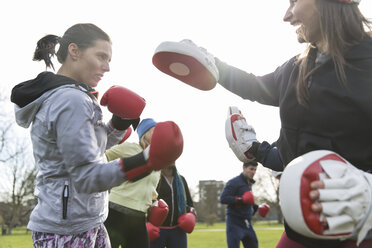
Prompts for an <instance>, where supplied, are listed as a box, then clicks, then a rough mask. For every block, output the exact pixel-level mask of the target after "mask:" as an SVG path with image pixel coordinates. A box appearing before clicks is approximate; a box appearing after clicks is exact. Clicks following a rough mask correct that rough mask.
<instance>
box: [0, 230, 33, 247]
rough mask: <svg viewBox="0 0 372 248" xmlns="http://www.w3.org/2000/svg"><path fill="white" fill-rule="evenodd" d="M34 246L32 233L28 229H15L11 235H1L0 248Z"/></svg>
mask: <svg viewBox="0 0 372 248" xmlns="http://www.w3.org/2000/svg"><path fill="white" fill-rule="evenodd" d="M30 247H33V246H32V238H31V232H30V231H28V232H27V229H26V227H17V228H15V229H13V231H12V234H11V235H0V248H30Z"/></svg>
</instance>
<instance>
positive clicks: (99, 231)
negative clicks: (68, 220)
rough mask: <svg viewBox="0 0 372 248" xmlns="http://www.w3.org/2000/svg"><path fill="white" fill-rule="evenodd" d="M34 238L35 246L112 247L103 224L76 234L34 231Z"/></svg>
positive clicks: (52, 247)
mask: <svg viewBox="0 0 372 248" xmlns="http://www.w3.org/2000/svg"><path fill="white" fill-rule="evenodd" d="M32 240H33V243H34V247H35V248H62V247H63V248H111V244H110V239H109V237H108V234H107V231H106V228H105V226H104V225H103V224H101V225H99V226H98V227H95V228H93V229H91V230H89V231H87V232H83V233H79V234H74V235H59V234H54V233H45V232H32Z"/></svg>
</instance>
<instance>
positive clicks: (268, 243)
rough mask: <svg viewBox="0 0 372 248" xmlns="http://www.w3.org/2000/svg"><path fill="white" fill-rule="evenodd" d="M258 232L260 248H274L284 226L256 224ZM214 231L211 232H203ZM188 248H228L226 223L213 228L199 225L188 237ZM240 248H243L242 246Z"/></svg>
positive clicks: (217, 224) (254, 226)
mask: <svg viewBox="0 0 372 248" xmlns="http://www.w3.org/2000/svg"><path fill="white" fill-rule="evenodd" d="M253 228H254V229H255V231H256V234H257V238H258V243H259V247H260V248H272V247H275V246H276V244H277V243H278V241H279V239H280V237H281V236H282V233H283V231H284V228H283V225H278V224H273V223H270V222H256V223H254V224H253ZM205 229H212V230H213V231H212V230H210V231H209V232H207V231H203V230H205ZM188 247H190V248H206V247H213V248H226V247H227V243H226V233H225V223H216V224H214V225H213V226H207V225H206V224H200V223H198V224H197V225H196V226H195V231H194V232H193V233H191V234H189V235H188ZM240 247H243V245H242V244H241V245H240Z"/></svg>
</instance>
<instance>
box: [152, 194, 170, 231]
mask: <svg viewBox="0 0 372 248" xmlns="http://www.w3.org/2000/svg"><path fill="white" fill-rule="evenodd" d="M168 212H169V208H168V205H167V203H166V202H165V201H164V200H163V199H160V200H156V201H155V202H154V203H153V204H152V206H151V208H150V213H149V221H150V222H151V224H153V225H154V226H161V225H162V224H163V222H164V221H165V219H166V218H167V215H168Z"/></svg>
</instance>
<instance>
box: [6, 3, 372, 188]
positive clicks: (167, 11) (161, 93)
mask: <svg viewBox="0 0 372 248" xmlns="http://www.w3.org/2000/svg"><path fill="white" fill-rule="evenodd" d="M288 4H289V1H288V0H266V1H262V0H260V1H253V0H187V1H186V0H182V1H181V0H164V1H163V0H156V1H155V0H142V1H141V0H136V1H133V0H131V1H127V0H121V1H110V0H107V1H102V0H100V1H96V0H87V1H82V0H64V1H55V0H45V1H41V0H32V1H30V0H23V1H20V0H12V1H9V0H8V1H2V3H1V8H0V23H1V39H0V44H1V49H2V58H1V60H0V63H1V66H0V68H1V72H2V73H1V81H0V86H1V88H2V89H5V90H6V91H5V92H6V93H7V94H8V95H10V90H11V88H12V87H13V86H14V85H16V84H17V83H19V82H21V81H25V80H28V79H31V78H34V77H35V76H36V75H37V74H38V73H39V72H41V71H42V70H44V69H45V66H44V63H43V62H34V61H32V55H33V51H34V49H35V47H36V42H37V41H38V40H39V39H40V38H41V37H42V36H44V35H46V34H55V35H59V36H62V35H63V33H64V31H65V30H66V29H67V28H69V27H70V26H72V25H73V24H76V23H80V22H91V23H94V24H96V25H98V26H99V27H101V28H102V29H103V30H105V31H106V32H107V33H108V34H109V35H110V37H111V39H112V41H113V58H112V62H111V71H110V72H109V73H107V74H106V75H105V77H104V78H103V80H102V81H101V82H100V83H99V86H98V87H97V89H98V90H99V91H100V95H101V96H102V95H103V93H104V92H105V91H106V90H107V89H108V88H109V87H110V86H112V85H121V86H124V87H127V88H129V89H131V90H133V91H135V92H137V93H138V94H139V95H141V96H142V97H144V98H145V99H146V102H147V105H146V108H145V110H144V112H143V115H142V117H143V118H147V117H152V118H154V119H155V120H156V121H166V120H173V121H175V122H176V123H177V124H178V125H179V126H180V128H181V130H182V133H183V136H184V151H183V154H182V156H181V157H180V158H179V160H178V161H177V167H178V169H179V171H180V172H181V174H182V175H184V176H185V177H186V180H187V181H188V183H189V185H190V186H191V187H192V188H194V187H195V186H196V185H197V184H198V181H199V180H210V179H215V180H223V181H225V182H226V181H227V180H229V179H230V178H231V177H233V176H235V175H237V174H239V173H240V172H241V170H242V169H241V168H242V167H241V164H242V163H241V162H240V161H239V160H238V159H237V158H236V157H235V155H234V154H233V152H232V151H231V150H230V148H229V147H228V144H227V141H226V139H225V120H226V117H227V109H228V107H229V106H238V107H239V108H240V109H241V111H242V112H243V114H244V115H245V117H246V119H247V121H248V122H249V123H250V124H251V125H253V126H254V128H255V129H256V132H257V138H258V139H259V140H260V141H262V140H267V141H269V142H273V141H275V140H276V139H277V138H278V135H279V129H280V122H279V115H278V109H277V108H273V107H268V106H264V105H260V104H257V103H252V102H250V101H247V100H242V99H241V98H240V97H238V96H236V95H233V94H232V93H230V92H228V91H227V90H225V89H224V88H222V87H221V86H219V85H217V87H216V88H215V89H213V90H212V91H199V90H197V89H194V88H192V87H190V86H188V85H185V84H184V83H182V82H181V81H178V80H176V79H174V78H171V77H170V76H168V75H166V74H163V73H162V72H160V71H159V70H157V69H156V68H155V67H154V66H153V65H152V62H151V59H152V56H153V53H154V51H155V49H156V47H157V46H158V45H159V44H160V43H161V42H163V41H180V40H182V39H184V38H188V39H191V40H193V41H194V42H195V43H197V44H198V45H200V46H203V47H205V48H206V49H207V50H208V51H209V52H211V53H212V54H214V55H215V56H216V57H218V58H220V59H221V60H222V61H225V62H227V63H229V64H231V65H234V66H236V67H239V68H241V69H244V70H246V71H247V72H250V73H254V74H256V75H264V74H266V73H270V72H272V71H273V70H275V68H276V67H277V66H279V65H281V64H282V63H284V62H285V61H286V60H288V59H289V58H291V57H292V56H294V55H296V54H298V53H300V52H301V51H302V50H303V48H304V47H303V46H302V45H299V44H298V43H297V39H296V36H295V33H294V30H295V29H294V28H293V27H291V26H290V25H289V24H288V23H285V22H283V21H282V19H283V16H284V13H285V11H286V9H287V7H288ZM360 8H361V10H362V12H363V13H364V14H365V16H366V17H368V18H372V3H371V0H362V1H361V4H360ZM56 65H57V68H56V69H58V67H59V65H58V64H56ZM5 107H6V108H8V109H10V108H12V106H11V105H10V104H9V105H7V106H5ZM104 111H105V113H104V115H105V118H106V120H109V118H110V117H111V114H109V113H108V112H107V111H106V110H104ZM19 130H20V132H25V133H29V130H23V129H21V128H20V129H19ZM130 141H132V142H137V141H138V137H137V134H136V133H134V134H132V136H131V138H130Z"/></svg>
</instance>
